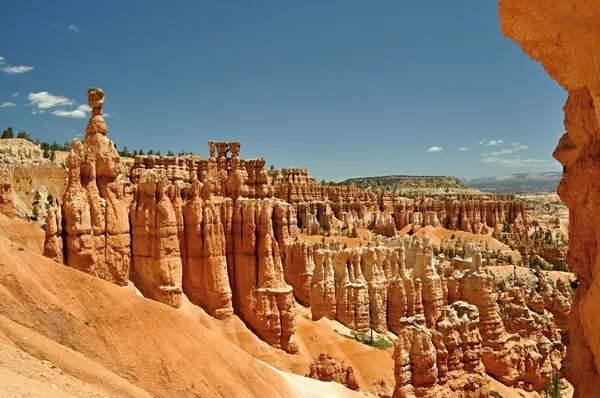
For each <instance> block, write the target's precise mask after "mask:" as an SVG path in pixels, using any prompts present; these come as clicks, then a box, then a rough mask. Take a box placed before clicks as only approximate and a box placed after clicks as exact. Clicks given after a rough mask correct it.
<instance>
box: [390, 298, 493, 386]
mask: <svg viewBox="0 0 600 398" xmlns="http://www.w3.org/2000/svg"><path fill="white" fill-rule="evenodd" d="M456 304H458V305H457V306H455V307H444V310H443V317H441V318H440V319H439V321H438V324H437V326H436V328H433V329H429V328H427V327H425V318H424V317H423V316H417V317H411V318H402V319H401V321H400V322H401V324H402V327H401V331H400V333H399V334H398V340H397V341H396V348H395V350H394V360H395V362H396V367H395V377H396V388H395V390H394V397H395V398H404V397H440V396H444V395H449V396H454V397H465V398H466V397H473V398H475V397H481V398H483V397H487V396H488V395H489V387H488V381H487V379H486V376H485V369H484V368H483V366H481V364H480V362H479V360H480V357H481V350H480V349H479V342H480V341H481V336H480V335H479V332H478V330H477V326H476V323H477V321H478V318H477V309H476V308H472V306H469V305H468V304H466V303H461V302H459V303H456ZM455 308H456V309H458V311H460V317H459V314H458V312H457V310H456V309H455ZM463 311H464V312H463Z"/></svg>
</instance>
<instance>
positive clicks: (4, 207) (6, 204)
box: [0, 167, 17, 218]
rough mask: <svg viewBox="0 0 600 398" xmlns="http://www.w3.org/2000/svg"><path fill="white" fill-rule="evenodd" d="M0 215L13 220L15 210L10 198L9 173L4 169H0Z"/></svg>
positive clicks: (10, 184)
mask: <svg viewBox="0 0 600 398" xmlns="http://www.w3.org/2000/svg"><path fill="white" fill-rule="evenodd" d="M0 213H2V214H4V215H5V216H7V217H8V218H15V216H16V214H17V213H16V210H15V204H14V202H13V197H12V183H11V173H10V170H8V169H7V168H5V167H2V168H1V169H0Z"/></svg>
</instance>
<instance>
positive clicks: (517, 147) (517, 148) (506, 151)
mask: <svg viewBox="0 0 600 398" xmlns="http://www.w3.org/2000/svg"><path fill="white" fill-rule="evenodd" d="M509 145H510V146H512V148H508V149H502V150H500V151H496V152H490V153H489V154H490V155H492V156H498V155H508V154H511V153H515V152H519V151H521V150H527V149H528V148H529V147H528V146H527V145H521V144H519V143H518V142H511V143H510V144H509ZM482 156H485V155H484V154H482Z"/></svg>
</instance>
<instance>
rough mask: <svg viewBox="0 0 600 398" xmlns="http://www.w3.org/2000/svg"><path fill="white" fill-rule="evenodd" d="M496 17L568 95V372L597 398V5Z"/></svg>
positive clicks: (526, 8)
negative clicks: (572, 277) (571, 275)
mask: <svg viewBox="0 0 600 398" xmlns="http://www.w3.org/2000/svg"><path fill="white" fill-rule="evenodd" d="M499 11H500V21H501V26H502V32H503V33H504V34H505V35H506V36H508V37H509V38H511V39H512V40H514V41H516V42H517V43H519V45H520V46H521V48H522V49H523V51H525V52H526V53H527V54H529V56H530V57H531V58H533V59H534V60H536V61H539V62H541V63H542V65H543V67H544V69H545V70H546V72H548V74H549V75H550V76H551V77H552V78H553V79H554V80H556V81H557V82H558V83H559V84H560V85H561V86H562V87H563V88H564V89H565V90H567V91H568V93H569V97H568V100H567V103H566V104H565V106H564V108H563V109H564V112H565V121H564V124H565V129H566V131H567V132H566V133H565V134H564V135H563V136H562V138H561V139H560V141H559V143H558V146H557V147H556V150H555V151H554V154H553V156H554V157H555V158H556V159H557V160H558V161H559V162H560V163H561V164H562V165H563V178H562V180H561V183H560V185H559V187H558V194H559V195H560V197H561V198H562V199H563V200H564V201H565V202H566V203H567V204H568V206H569V214H570V216H569V217H570V220H569V221H570V228H569V246H570V247H569V254H568V258H567V259H568V263H569V267H570V268H571V269H572V270H574V272H575V274H576V275H577V279H578V280H579V287H578V288H577V291H576V294H575V297H574V302H573V310H572V311H571V315H570V319H569V329H570V341H571V342H570V345H569V348H568V353H567V357H566V361H565V372H566V374H567V376H568V378H569V379H570V380H571V382H572V383H573V384H574V386H575V391H576V392H575V395H576V396H581V397H587V396H595V395H596V394H597V392H598V390H599V389H600V375H599V372H600V328H599V327H598V326H599V325H600V318H599V316H598V309H597V307H598V304H599V303H600V287H599V286H598V283H599V281H600V255H599V253H598V241H599V240H600V227H599V225H600V223H599V221H600V220H598V218H599V217H598V216H597V214H598V212H597V209H598V203H600V178H599V177H600V158H599V157H598V153H599V149H600V131H599V128H598V118H599V116H600V73H599V72H600V63H599V62H598V58H599V57H600V51H598V48H600V47H599V45H600V3H599V2H597V1H586V0H543V1H539V0H538V1H523V0H500V6H499ZM596 107H598V108H599V109H596Z"/></svg>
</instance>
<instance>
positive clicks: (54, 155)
mask: <svg viewBox="0 0 600 398" xmlns="http://www.w3.org/2000/svg"><path fill="white" fill-rule="evenodd" d="M55 160H56V151H55V150H54V149H53V150H52V151H50V161H51V162H54V161H55Z"/></svg>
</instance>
